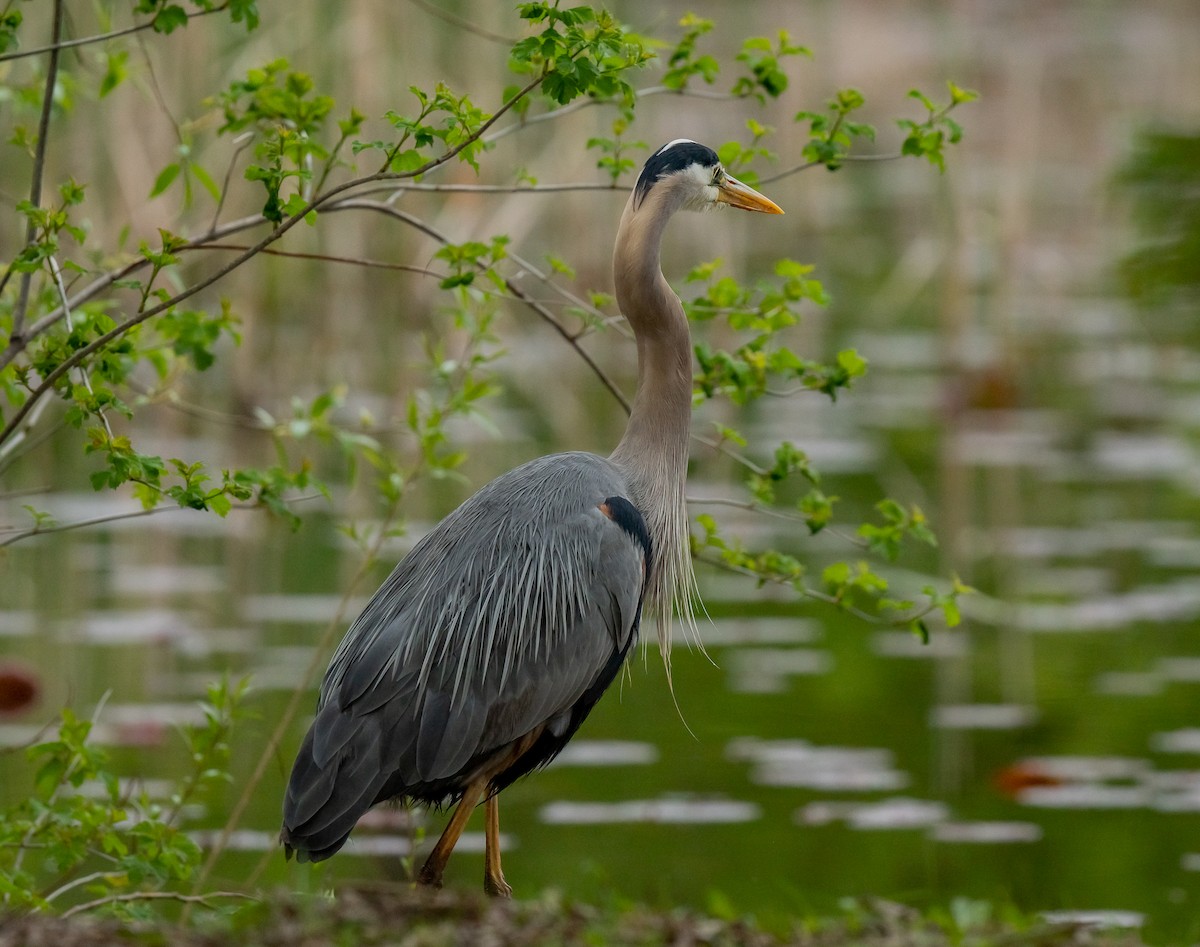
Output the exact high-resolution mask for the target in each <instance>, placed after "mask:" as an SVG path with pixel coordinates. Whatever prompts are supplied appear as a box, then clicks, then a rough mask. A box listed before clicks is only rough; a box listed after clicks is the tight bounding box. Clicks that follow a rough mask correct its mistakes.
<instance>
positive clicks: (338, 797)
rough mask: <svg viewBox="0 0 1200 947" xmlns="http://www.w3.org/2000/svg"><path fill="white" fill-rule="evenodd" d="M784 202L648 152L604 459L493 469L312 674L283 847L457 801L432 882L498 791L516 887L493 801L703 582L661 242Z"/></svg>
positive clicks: (690, 148) (686, 344)
mask: <svg viewBox="0 0 1200 947" xmlns="http://www.w3.org/2000/svg"><path fill="white" fill-rule="evenodd" d="M716 203H727V204H731V205H733V206H737V207H744V208H746V209H751V210H760V211H766V212H771V213H782V211H780V210H779V209H778V208H777V207H776V206H775V205H774V204H772V203H771V202H770V201H768V200H767V199H766V198H764V197H762V195H760V194H758V193H757V192H755V191H753V190H752V189H750V188H748V187H746V186H745V185H743V184H740V183H739V182H737V181H735V180H734V179H733V178H730V177H728V175H726V174H725V173H724V171H723V169H721V167H720V165H719V164H718V163H716V156H715V154H713V153H712V152H711V151H710V150H709V149H706V148H704V147H703V146H699V145H696V144H695V143H694V142H690V141H683V140H679V141H675V142H671V143H670V144H668V145H665V146H664V147H663V148H661V149H659V151H658V152H656V153H655V155H654V156H652V157H651V159H650V160H649V161H648V162H647V165H646V168H645V169H644V171H643V174H642V178H641V179H640V180H639V183H638V186H637V188H636V189H635V192H634V194H633V195H631V198H630V201H629V203H628V204H627V205H626V209H625V213H624V215H623V216H622V219H621V225H620V228H619V231H618V236H617V246H616V252H615V255H614V262H613V270H614V282H615V285H616V290H617V299H618V302H619V304H620V305H621V307H622V311H623V312H624V314H625V316H626V318H627V319H628V320H629V322H630V325H631V326H632V327H633V330H634V334H635V336H636V338H637V341H638V388H637V394H636V396H635V398H634V403H633V407H632V410H631V414H630V419H629V424H628V426H627V428H626V431H625V435H624V436H623V437H622V439H621V442H620V444H619V445H618V446H617V449H616V450H615V451H614V452H613V455H612V457H611V458H608V459H606V458H602V457H598V456H596V455H593V454H586V453H579V452H573V453H564V454H554V455H551V456H549V457H542V458H540V459H538V460H534V461H531V462H530V463H527V464H523V465H522V466H520V467H517V468H516V469H515V470H512V471H510V472H509V473H507V474H504V475H503V476H501V477H499V478H497V479H496V480H493V481H492V482H491V483H489V484H488V485H487V486H485V487H484V488H483V489H481V490H480V491H479V492H478V493H476V494H475V495H474V496H472V497H471V498H470V499H469V500H467V501H466V502H465V503H463V504H462V506H460V507H459V508H458V509H457V510H455V511H454V512H453V513H451V514H450V515H449V516H448V517H446V518H445V519H444V520H443V521H442V522H441V523H439V524H438V525H437V526H436V527H435V528H434V529H433V530H432V531H431V532H430V533H428V534H427V535H426V536H425V537H424V538H423V539H421V541H420V542H418V543H417V544H416V546H415V547H414V548H413V549H412V551H411V552H410V553H409V554H408V555H407V556H406V557H405V558H404V559H403V560H402V561H401V562H400V564H399V565H397V566H396V568H395V570H394V571H393V572H392V574H391V575H390V576H389V577H388V579H387V580H386V581H385V582H384V583H383V585H382V586H381V587H380V588H379V590H378V591H377V592H376V593H375V595H374V596H373V597H372V598H371V600H370V602H369V603H368V604H367V606H366V608H365V609H364V610H363V612H362V614H361V615H359V617H358V618H357V619H356V620H355V621H354V623H353V624H352V625H351V627H350V630H349V631H348V632H347V634H346V637H345V638H344V640H343V641H342V643H341V645H340V646H339V647H338V649H337V652H336V653H335V654H334V656H333V660H332V661H331V663H330V666H329V670H328V671H327V672H326V674H325V678H324V681H323V682H322V685H321V695H320V699H319V702H318V705H317V714H316V719H315V720H314V721H313V724H312V726H311V727H310V729H309V731H308V734H307V735H306V736H305V739H304V742H303V744H302V746H301V748H300V751H299V753H298V754H297V758H296V762H295V765H294V767H293V771H292V776H291V779H290V781H289V784H288V789H287V794H286V798H285V801H284V822H283V830H282V832H281V840H282V842H283V843H284V845H285V848H286V850H287V852H288V854H289V855H291V854H293V853H295V854H297V855H298V857H300V858H301V859H302V860H307V859H312V860H319V859H322V858H326V857H328V856H330V855H332V854H333V853H335V852H336V851H338V849H340V848H341V847H342V845H343V844H344V843H345V841H346V839H347V837H348V836H349V834H350V832H351V830H352V829H353V828H354V825H355V823H356V822H357V821H358V819H359V817H360V816H361V815H362V814H363V813H364V812H365V811H366V810H367V809H369V808H370V807H371V806H372V805H374V804H376V803H377V802H380V801H383V800H386V799H392V798H408V799H413V800H416V801H420V802H426V803H432V804H443V803H446V802H450V801H454V800H460V804H459V808H458V810H457V811H456V812H455V815H454V817H453V818H452V819H451V823H450V825H449V826H448V827H447V829H446V831H445V832H444V833H443V835H442V837H441V839H439V841H438V844H437V845H436V846H435V848H434V851H433V853H432V854H431V855H430V856H429V859H428V860H427V861H426V863H425V867H424V868H423V869H422V873H421V879H420V880H422V881H424V882H426V883H430V884H440V880H441V875H442V869H443V868H444V866H445V863H446V860H447V859H448V858H449V854H450V851H451V850H452V849H453V847H454V844H455V842H456V840H457V838H458V834H459V833H460V832H461V831H462V827H463V825H465V822H466V818H467V816H468V815H469V812H470V809H471V808H473V807H474V805H476V804H477V803H478V802H479V801H480V800H481V799H486V800H487V803H488V820H487V836H486V838H487V852H486V864H485V882H484V886H485V889H486V890H488V891H489V892H490V893H493V894H500V895H507V894H508V893H509V890H510V889H509V888H508V886H507V884H506V883H505V882H504V879H503V874H502V873H501V871H500V853H499V816H498V809H497V808H496V800H495V794H496V793H498V792H499V791H500V790H502V789H503V788H504V787H505V786H507V785H508V784H509V783H511V782H512V781H513V780H514V779H516V778H518V777H520V776H521V775H524V774H525V773H527V772H529V771H530V770H531V769H534V768H536V767H538V766H542V765H545V763H547V762H549V760H551V759H553V757H554V756H555V755H556V754H557V753H558V752H559V751H560V750H561V749H562V747H563V746H564V745H565V744H566V742H567V741H568V740H569V739H570V738H571V736H572V735H573V734H574V732H575V730H576V729H577V728H578V727H579V725H580V723H582V721H583V719H584V717H586V716H587V714H588V712H589V711H590V710H591V708H592V706H593V705H594V704H595V702H596V700H598V699H599V697H600V695H601V694H602V693H603V691H604V690H605V688H607V687H608V685H609V684H610V683H611V682H612V680H613V679H614V678H615V677H616V675H617V673H618V672H619V670H620V668H621V666H622V664H623V662H624V660H625V657H626V655H627V654H628V653H629V650H630V649H631V647H632V646H633V644H634V643H635V642H636V640H637V637H638V629H639V624H640V620H641V614H642V608H643V604H644V602H649V603H650V606H651V607H652V608H653V614H654V615H655V617H656V618H657V620H658V626H659V641H660V647H661V648H662V650H663V655H664V658H667V657H668V651H667V649H668V648H669V643H670V614H671V607H672V601H673V600H674V601H675V602H677V603H678V604H679V605H680V607H681V610H682V611H683V613H684V615H685V616H690V610H689V606H690V600H691V597H692V593H693V589H694V583H695V579H694V577H693V575H692V571H691V563H690V557H689V553H688V539H687V511H686V507H685V501H684V481H685V477H686V471H687V438H688V422H689V417H690V405H691V344H690V338H689V335H688V327H687V320H686V318H685V317H684V314H683V308H682V305H681V304H680V302H679V299H678V297H676V296H675V294H674V293H673V292H672V291H671V289H670V287H669V286H668V285H667V282H666V280H665V279H664V278H663V276H662V273H661V271H660V269H659V243H660V241H661V238H662V232H663V229H664V227H665V225H666V221H667V219H668V218H669V217H670V216H671V215H672V214H673V213H674V212H675V211H676V210H678V209H681V208H685V207H686V208H693V209H705V208H707V207H709V206H713V205H714V204H716Z"/></svg>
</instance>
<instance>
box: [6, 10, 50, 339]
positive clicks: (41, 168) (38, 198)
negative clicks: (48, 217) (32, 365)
mask: <svg viewBox="0 0 1200 947" xmlns="http://www.w3.org/2000/svg"><path fill="white" fill-rule="evenodd" d="M64 5H65V4H64V0H54V26H53V27H52V36H53V41H54V43H55V46H54V48H53V49H52V50H51V51H50V61H49V62H48V63H47V64H46V88H45V89H44V90H43V92H42V114H41V116H40V117H39V118H38V131H37V136H38V137H37V144H36V145H35V146H34V152H33V174H32V180H31V182H30V185H29V203H30V204H32V205H33V206H34V207H40V206H41V203H42V177H43V176H44V175H45V172H46V141H47V139H48V138H49V137H50V112H51V111H52V110H53V108H54V86H55V84H56V83H57V82H58V46H57V43H58V41H59V38H60V37H61V36H62V28H63V16H64V15H65V13H64ZM2 58H3V57H0V59H2ZM36 239H37V225H36V224H34V222H33V219H32V218H30V220H29V221H28V222H27V223H26V225H25V245H26V246H29V245H30V244H32V243H33V242H34V240H36ZM32 281H33V273H29V272H27V273H22V274H21V284H20V288H19V289H18V291H17V306H16V308H15V309H14V310H13V318H12V331H11V332H9V337H10V338H11V337H14V336H15V337H17V338H20V336H21V330H22V329H23V328H24V326H25V310H26V309H27V308H28V307H29V287H30V284H31V283H32Z"/></svg>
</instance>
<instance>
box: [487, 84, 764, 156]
mask: <svg viewBox="0 0 1200 947" xmlns="http://www.w3.org/2000/svg"><path fill="white" fill-rule="evenodd" d="M634 95H635V96H636V97H637V98H639V99H642V98H649V97H650V96H653V95H678V96H685V97H687V98H695V99H715V100H718V101H722V102H727V101H731V100H733V99H738V98H741V96H736V95H731V94H729V93H728V92H713V91H711V90H708V89H672V88H669V87H668V86H663V85H657V86H649V87H648V88H645V89H638V90H637V91H636V92H635V93H634ZM612 104H614V103H613V102H612V101H610V100H608V99H594V98H591V97H588V98H585V99H576V100H575V101H574V102H572V103H571V104H570V105H564V106H562V107H561V108H556V109H553V110H552V111H549V112H542V113H540V114H538V115H523V116H521V119H520V120H519V121H516V122H513V124H511V125H505V126H504V127H503V128H501V129H498V130H497V131H495V132H493V133H492V134H491V135H488V136H487V137H486V138H485V139H484V141H485V142H487V143H488V144H491V143H492V142H495V141H499V140H500V139H501V138H507V137H508V136H509V135H511V134H513V133H514V132H519V131H520V130H521V129H522V128H524V127H525V126H526V125H536V124H538V123H539V122H549V121H553V120H554V119H559V118H562V117H563V116H565V115H570V114H571V113H572V112H578V111H580V110H581V109H585V108H590V107H591V106H593V105H612Z"/></svg>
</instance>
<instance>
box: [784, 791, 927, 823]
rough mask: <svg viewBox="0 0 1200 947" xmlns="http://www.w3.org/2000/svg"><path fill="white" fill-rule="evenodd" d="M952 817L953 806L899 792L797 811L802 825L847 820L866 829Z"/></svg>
mask: <svg viewBox="0 0 1200 947" xmlns="http://www.w3.org/2000/svg"><path fill="white" fill-rule="evenodd" d="M948 818H950V807H949V806H947V805H946V804H945V803H944V802H937V801H934V800H930V799H909V798H907V797H905V796H896V797H894V798H890V799H881V800H880V801H879V802H810V803H809V804H808V805H807V806H805V807H804V808H803V809H801V810H799V811H798V812H797V813H796V821H797V822H798V823H800V824H801V825H827V824H829V823H830V822H835V821H844V822H845V823H846V824H847V825H848V826H850V828H852V829H859V830H864V831H872V830H891V829H922V828H926V827H928V826H931V825H935V824H937V823H939V822H943V821H945V820H946V819H948Z"/></svg>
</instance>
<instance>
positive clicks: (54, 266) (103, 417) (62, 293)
mask: <svg viewBox="0 0 1200 947" xmlns="http://www.w3.org/2000/svg"><path fill="white" fill-rule="evenodd" d="M48 262H49V263H50V272H51V274H52V275H53V276H54V288H55V289H56V290H58V299H59V302H60V303H61V305H62V308H63V317H64V318H65V319H66V321H67V331H68V332H74V331H75V326H74V324H73V320H72V319H71V304H70V302H69V301H68V300H67V287H66V286H65V285H64V284H63V278H62V267H60V266H59V265H58V257H56V256H54V254H51V255H50V257H49V260H48ZM79 377H80V378H81V379H83V387H84V388H85V389H87V393H88V394H89V395H92V396H93V397H94V396H95V394H96V392H95V391H94V390H93V389H92V379H91V376H90V375H88V370H87V366H86V365H80V366H79ZM96 413H97V414H99V415H100V423H101V424H103V425H104V430H105V431H106V432H107V433H108V436H109V437H112V436H113V429H112V425H111V424H109V423H108V414H107V413H106V412H105V410H104V409H103V408H99V407H98V408H97V409H96Z"/></svg>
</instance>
